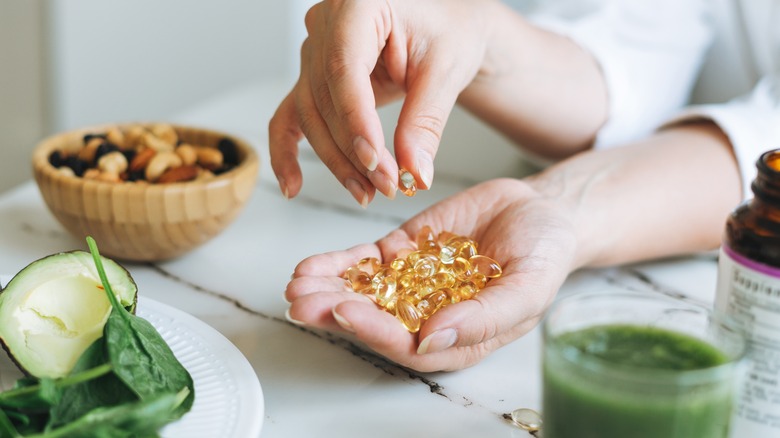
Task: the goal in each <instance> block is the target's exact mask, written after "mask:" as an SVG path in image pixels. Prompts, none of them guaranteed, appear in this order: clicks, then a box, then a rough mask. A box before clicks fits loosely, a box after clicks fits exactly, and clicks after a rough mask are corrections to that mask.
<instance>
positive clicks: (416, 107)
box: [395, 67, 460, 189]
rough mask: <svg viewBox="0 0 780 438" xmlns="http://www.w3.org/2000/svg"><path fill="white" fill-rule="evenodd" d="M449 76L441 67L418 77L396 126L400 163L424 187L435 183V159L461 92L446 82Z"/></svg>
mask: <svg viewBox="0 0 780 438" xmlns="http://www.w3.org/2000/svg"><path fill="white" fill-rule="evenodd" d="M446 77H447V72H446V71H443V70H440V69H439V68H438V67H431V70H430V71H423V72H422V73H421V74H420V75H418V76H417V77H415V80H414V81H412V82H411V85H410V88H409V92H408V94H407V96H406V100H405V101H404V105H403V108H402V109H401V114H400V115H399V118H398V126H397V127H396V130H395V153H396V158H397V160H398V164H399V165H400V166H401V167H403V168H405V169H407V170H408V171H410V172H411V173H412V175H414V177H415V180H416V181H417V184H418V188H422V189H429V188H430V187H431V184H432V183H433V159H434V157H435V156H436V151H437V150H438V149H439V144H440V143H441V138H442V134H443V133H444V126H445V125H446V123H447V118H448V117H449V115H450V113H451V112H452V108H453V106H454V105H455V101H456V99H457V96H458V93H459V92H460V90H459V89H455V88H453V87H450V86H448V85H447V84H446V82H447V80H446V79H445V78H446ZM436 81H438V83H436Z"/></svg>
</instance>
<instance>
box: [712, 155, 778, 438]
mask: <svg viewBox="0 0 780 438" xmlns="http://www.w3.org/2000/svg"><path fill="white" fill-rule="evenodd" d="M756 167H757V168H758V175H757V176H756V179H755V180H754V181H753V184H752V186H751V188H752V191H753V198H752V199H750V200H749V201H746V202H745V203H743V204H742V205H740V206H739V207H738V208H737V209H736V210H734V212H732V214H731V215H730V216H729V218H728V220H727V222H726V232H725V235H724V237H723V244H722V246H721V250H720V258H719V262H718V287H717V297H716V302H715V307H716V309H717V310H719V311H721V312H724V313H726V314H728V315H730V316H732V317H733V318H734V319H735V320H736V321H737V322H739V323H740V325H742V327H743V329H744V330H745V332H746V334H747V338H748V341H749V353H748V357H747V364H746V375H745V379H744V382H743V383H742V385H741V388H739V397H738V401H737V405H736V412H735V418H734V419H733V421H732V426H731V436H732V437H780V150H773V151H769V152H766V153H764V154H762V155H761V157H760V158H759V159H758V161H757V162H756Z"/></svg>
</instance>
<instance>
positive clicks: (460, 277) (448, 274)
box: [344, 226, 502, 333]
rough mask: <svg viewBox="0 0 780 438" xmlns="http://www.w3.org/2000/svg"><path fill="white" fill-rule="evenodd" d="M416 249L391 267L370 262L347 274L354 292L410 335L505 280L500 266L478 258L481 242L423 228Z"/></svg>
mask: <svg viewBox="0 0 780 438" xmlns="http://www.w3.org/2000/svg"><path fill="white" fill-rule="evenodd" d="M416 243H417V249H413V248H409V249H406V250H403V251H400V252H399V253H398V254H397V255H396V258H395V259H393V260H392V261H390V262H389V263H384V264H383V263H381V262H380V261H379V260H378V259H376V258H374V257H367V258H364V259H362V260H360V261H359V262H358V263H357V264H355V265H354V266H350V267H349V268H348V269H347V270H346V272H344V278H345V279H346V280H347V282H348V283H349V285H350V287H351V288H352V290H353V291H355V292H357V293H360V294H364V295H366V296H368V297H370V298H371V299H372V300H373V301H375V302H376V304H377V305H378V306H379V307H381V308H382V309H384V310H385V311H387V312H388V313H390V314H392V315H395V316H396V317H397V318H398V319H399V320H401V323H403V325H404V327H406V329H407V330H409V332H411V333H416V332H418V331H419V330H420V326H421V325H422V322H423V321H424V320H426V319H428V318H429V317H430V316H431V315H433V314H434V313H436V311H438V310H439V309H441V308H442V307H444V306H446V305H449V304H455V303H459V302H461V301H464V300H470V299H472V298H474V297H475V296H476V295H477V293H478V292H479V291H480V290H482V289H483V288H484V287H485V286H486V285H487V283H488V281H490V280H491V279H493V278H498V277H500V276H501V272H502V271H501V265H499V264H498V262H496V261H495V260H493V259H492V258H490V257H487V256H484V255H481V254H478V253H477V242H475V241H473V240H471V239H469V238H468V237H464V236H459V235H456V234H453V233H450V232H448V231H442V232H440V233H439V234H438V235H436V234H434V232H433V230H432V229H431V227H429V226H424V227H423V228H422V229H421V230H420V231H419V232H418V233H417V236H416Z"/></svg>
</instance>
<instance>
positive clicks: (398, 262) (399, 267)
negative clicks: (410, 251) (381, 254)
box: [390, 257, 409, 272]
mask: <svg viewBox="0 0 780 438" xmlns="http://www.w3.org/2000/svg"><path fill="white" fill-rule="evenodd" d="M408 267H409V264H408V263H406V259H405V258H400V257H399V258H397V259H394V260H393V261H392V262H390V268H392V269H394V270H396V271H398V272H403V271H405V270H406V268H408Z"/></svg>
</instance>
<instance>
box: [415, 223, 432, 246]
mask: <svg viewBox="0 0 780 438" xmlns="http://www.w3.org/2000/svg"><path fill="white" fill-rule="evenodd" d="M426 240H434V241H435V240H436V236H435V235H434V234H433V230H432V229H431V227H430V226H428V225H424V226H423V227H422V228H420V231H418V232H417V236H415V242H416V243H417V248H420V247H422V246H423V244H424V243H425V241H426Z"/></svg>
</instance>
